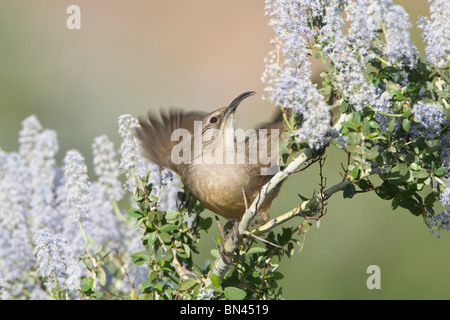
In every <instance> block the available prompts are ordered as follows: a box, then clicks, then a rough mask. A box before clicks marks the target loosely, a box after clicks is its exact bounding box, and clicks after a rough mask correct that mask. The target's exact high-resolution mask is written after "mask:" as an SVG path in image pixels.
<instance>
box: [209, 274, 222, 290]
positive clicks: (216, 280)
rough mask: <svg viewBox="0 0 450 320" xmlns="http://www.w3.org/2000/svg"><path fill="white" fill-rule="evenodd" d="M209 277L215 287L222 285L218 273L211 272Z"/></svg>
mask: <svg viewBox="0 0 450 320" xmlns="http://www.w3.org/2000/svg"><path fill="white" fill-rule="evenodd" d="M209 279H210V280H211V283H212V284H213V286H214V287H216V288H218V287H220V280H219V277H218V276H217V274H215V273H212V272H211V274H210V275H209Z"/></svg>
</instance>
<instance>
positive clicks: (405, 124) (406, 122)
mask: <svg viewBox="0 0 450 320" xmlns="http://www.w3.org/2000/svg"><path fill="white" fill-rule="evenodd" d="M411 125H412V122H411V120H409V119H403V121H402V127H403V130H405V131H406V132H408V131H409V129H411Z"/></svg>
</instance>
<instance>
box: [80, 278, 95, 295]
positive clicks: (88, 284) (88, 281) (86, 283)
mask: <svg viewBox="0 0 450 320" xmlns="http://www.w3.org/2000/svg"><path fill="white" fill-rule="evenodd" d="M93 284H94V279H92V278H91V277H85V278H83V279H82V280H81V286H80V289H81V291H83V292H88V291H89V290H90V289H91V288H92V285H93Z"/></svg>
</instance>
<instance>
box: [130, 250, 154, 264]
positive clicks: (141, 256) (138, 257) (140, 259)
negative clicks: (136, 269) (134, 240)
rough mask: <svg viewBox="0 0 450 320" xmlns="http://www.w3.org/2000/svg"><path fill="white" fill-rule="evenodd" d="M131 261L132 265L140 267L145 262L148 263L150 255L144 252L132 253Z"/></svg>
mask: <svg viewBox="0 0 450 320" xmlns="http://www.w3.org/2000/svg"><path fill="white" fill-rule="evenodd" d="M131 261H133V263H134V264H136V265H138V266H140V265H142V264H144V263H145V262H147V261H150V253H149V252H148V251H145V250H144V251H139V252H136V253H133V254H132V255H131Z"/></svg>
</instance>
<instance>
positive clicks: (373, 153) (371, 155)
mask: <svg viewBox="0 0 450 320" xmlns="http://www.w3.org/2000/svg"><path fill="white" fill-rule="evenodd" d="M383 151H384V149H383V147H381V146H373V147H372V148H371V149H370V150H369V152H367V153H366V159H367V160H374V159H375V158H376V157H378V156H379V155H380V154H381V153H382V152H383Z"/></svg>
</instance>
